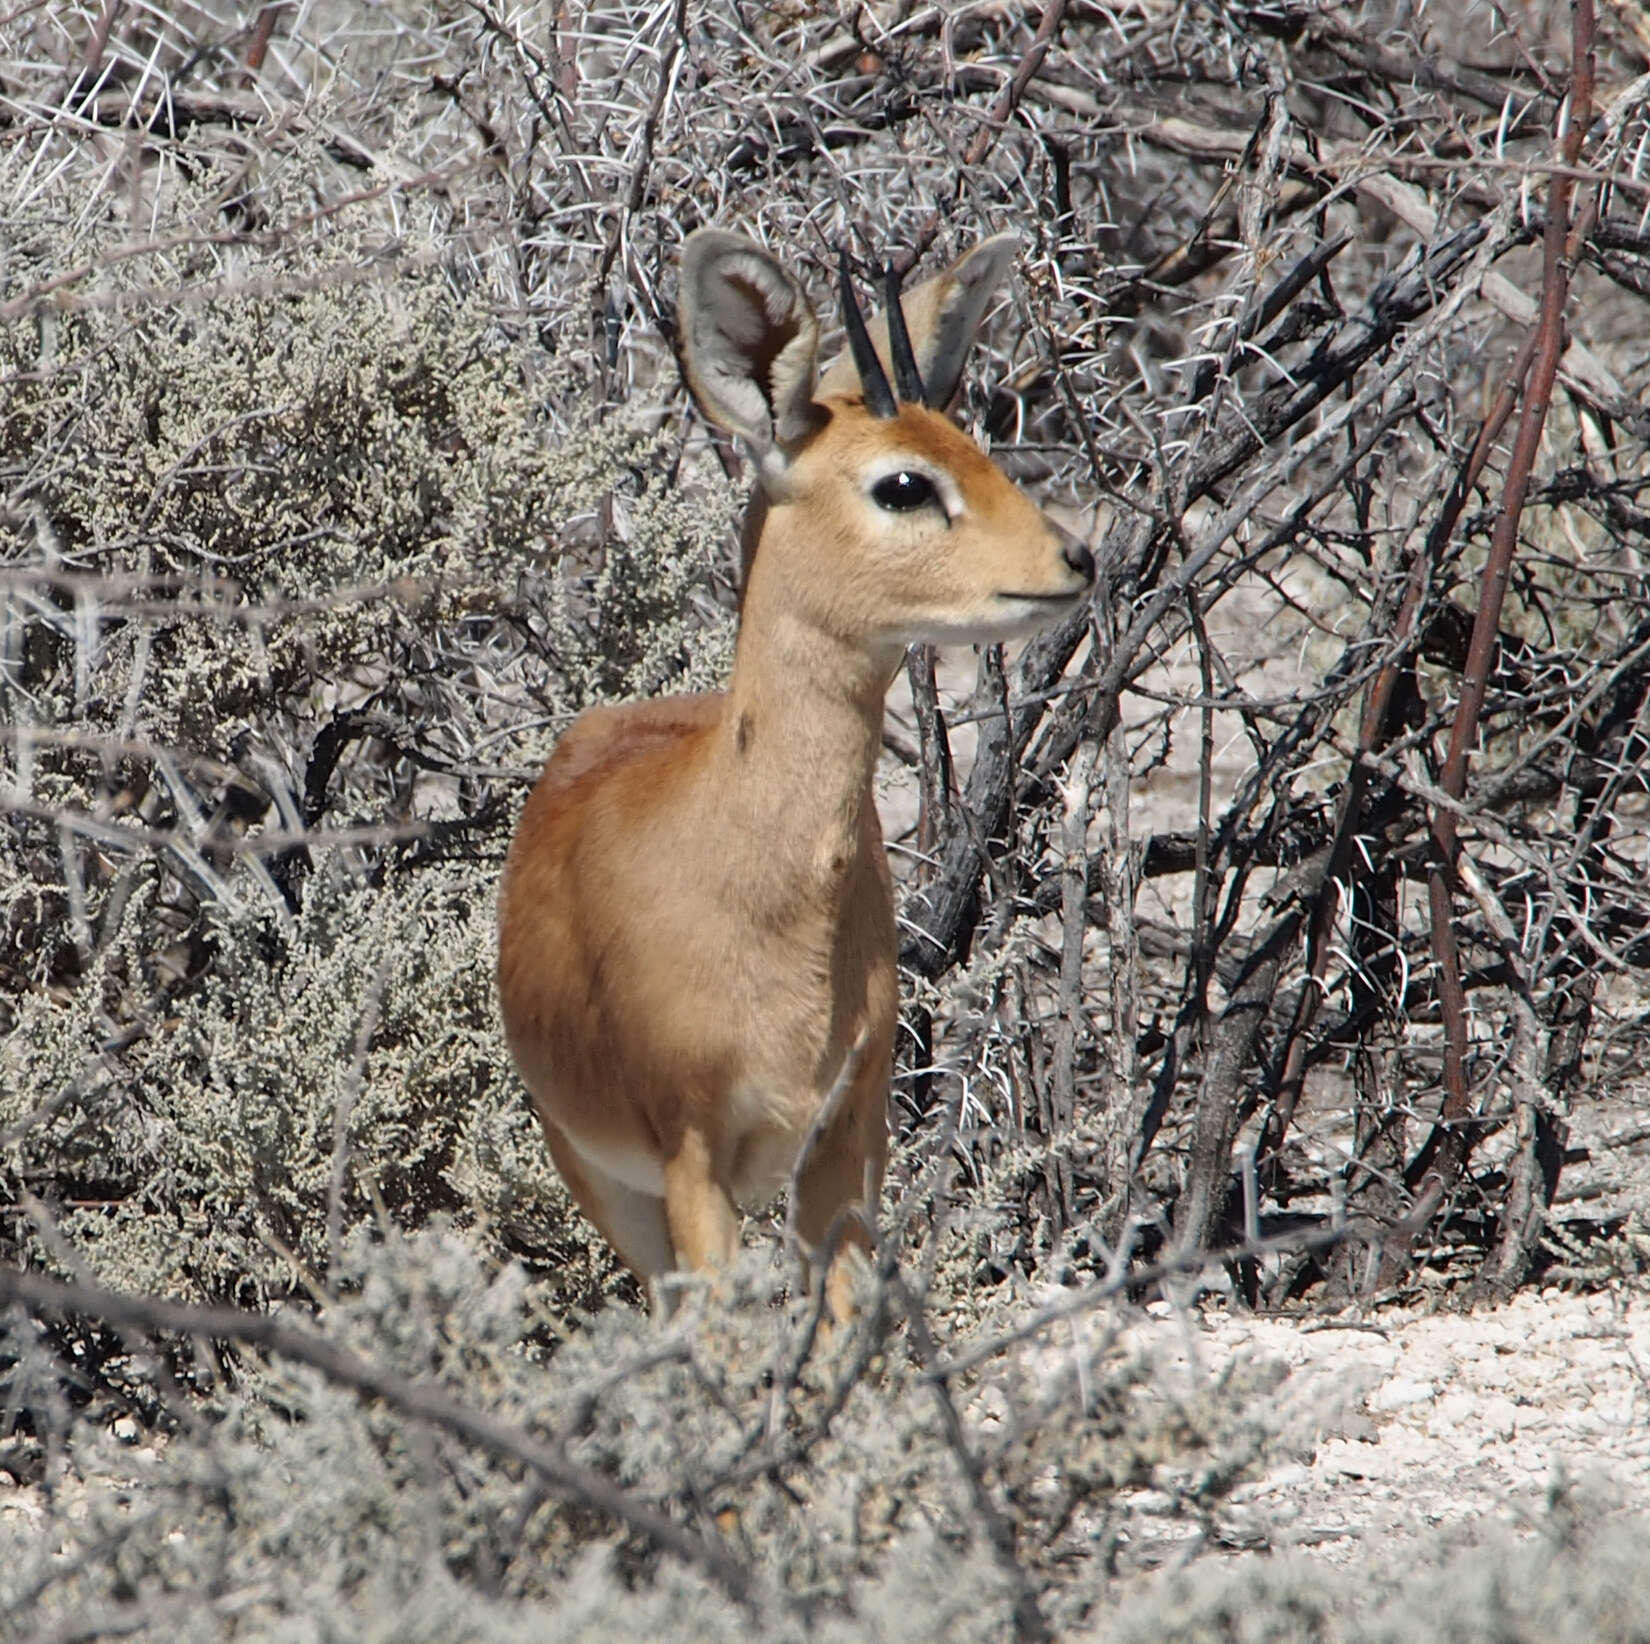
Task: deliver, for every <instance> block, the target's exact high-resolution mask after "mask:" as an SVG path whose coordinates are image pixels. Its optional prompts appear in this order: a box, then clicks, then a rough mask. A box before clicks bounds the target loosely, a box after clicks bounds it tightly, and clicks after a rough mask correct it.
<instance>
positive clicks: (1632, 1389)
mask: <svg viewBox="0 0 1650 1644" xmlns="http://www.w3.org/2000/svg"><path fill="white" fill-rule="evenodd" d="M1196 1329H1197V1333H1198V1338H1199V1343H1198V1344H1199V1347H1200V1349H1201V1353H1202V1356H1204V1358H1205V1361H1206V1363H1207V1364H1208V1365H1209V1366H1210V1367H1218V1366H1219V1364H1220V1363H1221V1362H1222V1361H1223V1360H1224V1359H1225V1358H1227V1357H1229V1356H1230V1355H1232V1354H1234V1353H1238V1352H1248V1353H1260V1354H1263V1355H1265V1356H1267V1357H1269V1358H1274V1359H1281V1360H1282V1361H1284V1362H1285V1363H1286V1364H1288V1366H1289V1367H1290V1372H1291V1375H1290V1384H1289V1385H1290V1386H1291V1390H1292V1394H1293V1396H1294V1397H1296V1398H1303V1397H1304V1398H1307V1399H1310V1398H1312V1397H1313V1396H1314V1395H1315V1394H1321V1395H1322V1396H1323V1398H1324V1400H1325V1403H1326V1405H1328V1404H1330V1403H1332V1402H1333V1401H1334V1399H1335V1397H1336V1395H1344V1393H1345V1392H1346V1391H1347V1390H1348V1388H1347V1383H1348V1381H1349V1379H1350V1380H1351V1381H1352V1382H1354V1383H1355V1384H1357V1385H1358V1386H1360V1387H1361V1390H1362V1397H1361V1399H1357V1400H1355V1401H1354V1403H1353V1406H1352V1408H1353V1409H1354V1411H1355V1414H1354V1415H1353V1416H1352V1418H1351V1419H1350V1420H1344V1421H1343V1422H1342V1423H1341V1424H1340V1426H1339V1428H1338V1430H1331V1431H1328V1432H1325V1433H1324V1434H1322V1435H1321V1437H1320V1438H1319V1441H1318V1443H1317V1445H1316V1448H1315V1451H1314V1453H1313V1455H1312V1456H1311V1458H1310V1460H1307V1461H1299V1462H1291V1463H1285V1464H1283V1465H1280V1466H1277V1467H1274V1468H1273V1469H1272V1470H1271V1471H1270V1472H1268V1473H1267V1474H1266V1475H1265V1476H1263V1477H1262V1478H1260V1479H1258V1480H1256V1481H1254V1482H1252V1483H1250V1484H1247V1485H1244V1486H1241V1487H1240V1488H1239V1490H1238V1491H1237V1494H1236V1498H1235V1503H1234V1505H1236V1506H1237V1507H1238V1508H1239V1509H1240V1511H1239V1513H1238V1515H1237V1517H1236V1518H1235V1519H1234V1522H1233V1523H1232V1525H1231V1526H1230V1528H1231V1530H1233V1531H1235V1532H1238V1533H1239V1534H1241V1529H1242V1511H1243V1510H1245V1509H1246V1510H1248V1511H1250V1512H1253V1513H1254V1514H1255V1515H1256V1517H1257V1518H1258V1519H1260V1520H1263V1521H1264V1523H1265V1525H1266V1526H1267V1536H1268V1539H1269V1540H1270V1541H1271V1543H1272V1544H1273V1545H1278V1544H1279V1543H1280V1542H1284V1543H1287V1542H1291V1541H1292V1542H1295V1543H1297V1544H1304V1545H1310V1546H1312V1547H1313V1548H1315V1549H1316V1550H1317V1552H1318V1553H1319V1554H1321V1555H1323V1556H1326V1557H1329V1558H1332V1559H1334V1560H1336V1561H1337V1562H1346V1563H1355V1562H1358V1561H1360V1560H1361V1559H1362V1558H1363V1557H1365V1556H1367V1554H1368V1553H1369V1551H1370V1550H1371V1547H1372V1545H1373V1544H1374V1543H1377V1542H1379V1543H1382V1544H1387V1543H1390V1542H1391V1541H1392V1540H1393V1539H1394V1538H1396V1539H1397V1540H1399V1541H1403V1540H1407V1539H1409V1538H1426V1539H1427V1540H1429V1541H1439V1540H1442V1541H1449V1542H1453V1541H1458V1540H1460V1539H1463V1538H1464V1539H1467V1540H1476V1539H1477V1538H1478V1536H1479V1535H1480V1534H1481V1533H1483V1532H1484V1531H1486V1530H1488V1529H1490V1528H1491V1527H1495V1526H1499V1527H1502V1528H1506V1529H1512V1530H1517V1529H1519V1528H1523V1527H1526V1526H1528V1525H1530V1524H1532V1523H1534V1522H1535V1521H1536V1520H1538V1519H1539V1518H1540V1517H1541V1515H1542V1513H1543V1511H1544V1504H1545V1502H1546V1500H1547V1497H1548V1494H1549V1492H1550V1491H1551V1490H1552V1489H1553V1488H1554V1487H1555V1486H1563V1485H1569V1486H1573V1487H1574V1488H1576V1489H1577V1490H1578V1491H1579V1492H1581V1493H1582V1494H1583V1495H1584V1496H1586V1497H1589V1498H1592V1499H1594V1500H1596V1501H1597V1502H1598V1504H1599V1505H1600V1506H1601V1507H1604V1508H1606V1509H1630V1510H1635V1511H1640V1512H1643V1511H1650V1292H1645V1291H1640V1292H1638V1293H1635V1294H1626V1293H1603V1294H1595V1295H1577V1294H1571V1293H1567V1292H1564V1291H1557V1290H1530V1291H1525V1292H1522V1293H1520V1294H1519V1295H1518V1296H1516V1297H1515V1298H1514V1299H1513V1300H1512V1301H1510V1302H1509V1303H1507V1304H1505V1305H1504V1306H1500V1307H1495V1308H1485V1309H1483V1310H1481V1311H1478V1312H1474V1313H1448V1312H1438V1313H1433V1314H1431V1315H1425V1314H1420V1313H1416V1312H1414V1311H1400V1310H1384V1311H1381V1312H1379V1313H1373V1314H1370V1315H1367V1316H1365V1317H1363V1318H1361V1319H1353V1318H1350V1317H1348V1318H1343V1319H1340V1320H1334V1321H1315V1322H1308V1321H1293V1320H1291V1321H1283V1320H1277V1319H1264V1318H1255V1317H1244V1316H1238V1315H1233V1314H1227V1313H1222V1312H1210V1313H1205V1314H1204V1315H1203V1318H1202V1320H1201V1321H1200V1323H1199V1324H1198V1326H1197V1327H1196ZM1257 1528H1258V1526H1257Z"/></svg>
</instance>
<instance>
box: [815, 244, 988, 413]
mask: <svg viewBox="0 0 1650 1644" xmlns="http://www.w3.org/2000/svg"><path fill="white" fill-rule="evenodd" d="M1019 249H1020V242H1019V239H1018V238H1017V237H1016V236H1015V235H1013V234H995V235H993V236H992V237H991V238H990V239H989V240H982V241H981V242H980V243H979V244H978V245H977V246H975V247H974V249H973V250H972V251H968V252H965V253H964V254H963V255H962V256H961V257H959V258H958V259H957V260H956V262H954V263H953V264H952V265H951V266H950V267H949V268H948V269H946V271H945V272H944V273H943V274H938V275H936V276H935V277H934V278H933V279H931V280H928V281H925V282H924V283H923V284H922V285H919V286H915V287H913V288H912V289H911V290H910V291H907V292H906V293H905V295H904V296H903V297H902V298H901V300H900V307H901V309H902V310H904V313H905V328H906V330H907V331H909V332H910V333H911V347H912V350H913V351H914V352H915V354H916V356H917V368H918V369H919V370H920V371H921V372H922V380H923V382H924V383H925V384H926V385H927V387H928V403H929V404H930V405H932V406H933V407H935V409H936V410H943V409H944V408H945V407H946V406H947V405H949V404H950V403H951V401H952V400H953V399H955V398H956V394H957V389H958V387H959V386H960V385H961V383H962V374H963V365H964V364H965V363H966V361H967V359H968V351H969V349H970V348H972V347H973V346H974V334H975V333H976V332H977V331H978V330H979V329H980V321H981V320H982V319H984V318H985V311H986V309H987V308H989V307H990V306H991V299H992V297H994V296H995V295H996V293H997V288H998V287H999V286H1000V285H1001V284H1002V283H1003V281H1004V280H1005V279H1006V278H1007V276H1008V271H1009V269H1010V268H1011V267H1012V266H1013V263H1014V258H1015V255H1016V253H1017V252H1018V251H1019ZM868 329H869V330H870V333H871V341H872V343H874V344H875V345H876V351H877V354H878V356H879V357H880V358H881V359H882V360H883V362H884V363H885V364H886V363H888V361H889V358H890V356H889V352H888V320H887V318H886V316H884V315H881V314H879V315H878V316H877V317H876V318H875V319H874V320H872V321H871V323H870V326H869V328H868ZM858 386H859V373H858V372H857V371H855V370H854V362H853V359H852V357H851V356H849V355H844V356H843V357H842V358H841V359H839V360H837V361H835V362H834V363H833V364H832V366H831V368H830V370H828V371H827V372H826V373H825V375H824V376H823V377H822V378H821V379H820V382H819V395H820V398H821V399H823V398H824V397H825V396H827V395H829V394H852V393H854V392H855V391H856V389H857V388H858Z"/></svg>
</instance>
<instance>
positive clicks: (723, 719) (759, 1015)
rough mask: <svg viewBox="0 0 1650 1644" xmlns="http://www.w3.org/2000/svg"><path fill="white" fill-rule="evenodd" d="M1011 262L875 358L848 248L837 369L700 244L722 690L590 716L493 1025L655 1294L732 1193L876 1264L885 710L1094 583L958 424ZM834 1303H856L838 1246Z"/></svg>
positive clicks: (962, 280)
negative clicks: (724, 658) (726, 623)
mask: <svg viewBox="0 0 1650 1644" xmlns="http://www.w3.org/2000/svg"><path fill="white" fill-rule="evenodd" d="M1014 249H1015V248H1014V241H1013V239H1012V238H1011V237H1010V236H1000V237H998V238H996V239H991V240H987V241H985V242H984V243H983V244H981V245H979V246H976V247H975V248H974V250H972V251H971V252H969V253H968V254H967V255H966V256H965V257H963V258H961V259H960V260H959V261H958V262H956V263H954V264H953V265H952V266H951V267H950V268H948V269H947V270H946V271H945V272H944V273H943V274H941V275H940V276H939V277H938V278H937V279H934V280H931V281H930V282H928V283H927V284H926V285H923V286H921V287H920V288H918V289H917V290H914V291H913V292H912V293H911V294H910V296H909V297H908V298H907V299H906V301H905V303H904V305H903V308H902V305H901V302H900V300H899V296H898V288H897V285H896V284H895V282H894V280H893V278H892V276H891V275H890V278H889V280H888V282H887V287H888V308H887V313H886V315H885V319H884V321H883V322H879V324H878V326H877V332H878V338H879V340H880V341H881V343H882V348H883V354H882V357H880V358H879V355H878V353H877V344H876V343H874V342H873V340H872V338H871V336H870V334H869V332H868V330H867V327H866V324H865V321H864V319H863V317H862V316H861V313H860V310H859V306H858V303H857V301H856V300H855V298H854V294H853V291H852V288H851V285H850V282H849V278H848V269H847V262H846V257H844V260H843V267H842V304H843V319H844V321H845V323H846V326H847V332H848V341H849V345H850V352H849V354H848V356H847V357H846V358H844V359H842V360H840V361H838V362H837V363H836V364H835V365H834V366H832V368H831V369H830V370H829V371H827V372H826V373H825V375H824V376H823V378H818V377H817V357H818V347H819V322H818V320H817V319H816V318H815V316H814V311H813V308H812V306H811V305H810V303H809V301H808V296H807V293H806V292H805V291H804V290H803V288H802V286H801V284H800V283H799V282H798V280H797V279H796V277H795V276H794V275H792V274H791V273H789V272H788V271H787V270H786V269H785V268H784V266H783V265H782V264H781V263H780V262H779V261H778V260H777V259H776V258H774V257H773V256H772V255H771V254H770V253H768V252H767V251H764V250H763V249H762V248H761V247H760V246H757V245H755V244H753V243H752V242H751V241H749V240H746V239H743V238H740V237H739V236H737V235H734V234H728V233H722V232H718V231H716V230H713V229H702V230H701V231H700V232H698V233H696V234H694V235H693V236H692V238H691V239H689V240H688V242H687V245H686V247H685V248H684V250H683V253H682V271H681V297H680V306H679V314H680V341H681V353H682V367H683V373H684V375H685V377H686V380H687V384H688V386H689V388H690V389H691V390H692V391H693V395H694V398H695V399H696V400H697V401H698V403H699V407H700V409H701V410H702V411H703V412H704V414H705V416H706V417H708V418H709V419H710V421H711V422H713V423H715V424H716V425H717V427H719V428H722V429H725V430H727V431H728V432H729V433H732V434H737V435H738V436H739V437H740V438H741V439H742V440H744V441H745V442H746V444H747V445H748V446H749V447H750V449H751V451H752V453H753V454H754V456H755V458H756V462H757V470H758V483H757V489H756V494H755V496H754V498H753V500H752V502H751V505H750V512H749V515H748V517H747V520H746V526H745V589H744V597H743V605H742V612H741V618H740V625H739V638H738V645H737V649H736V652H735V656H734V663H733V674H732V677H731V678H730V679H729V681H728V686H727V689H726V690H725V691H723V692H721V693H720V694H713V695H702V696H677V697H667V698H664V699H662V700H659V701H654V702H640V703H628V704H626V705H624V706H622V707H602V708H593V709H591V710H589V711H588V712H586V713H584V714H582V715H580V717H579V718H578V719H577V720H576V721H575V722H574V723H573V724H572V725H571V726H570V727H569V728H568V730H567V732H566V733H565V734H564V735H563V736H562V738H561V740H560V742H559V743H558V744H557V745H556V750H555V752H554V753H553V754H552V755H551V757H550V761H549V763H548V764H547V765H546V766H545V769H544V774H543V776H542V777H541V778H540V779H539V782H538V785H537V787H536V788H534V790H533V795H532V797H531V799H529V800H528V802H527V808H526V810H525V811H524V812H523V814H522V818H521V823H520V826H519V827H518V828H517V830H516V836H515V839H514V841H513V842H512V844H511V847H510V854H509V859H508V862H507V863H506V866H505V870H504V882H503V888H502V891H501V893H500V900H499V956H498V982H499V997H500V1001H501V1003H502V1007H503V1013H504V1026H505V1030H506V1033H507V1035H508V1038H509V1042H510V1049H511V1052H512V1053H513V1055H514V1057H515V1061H516V1066H517V1067H518V1068H519V1069H520V1070H521V1076H522V1078H523V1080H524V1081H525V1082H526V1085H527V1088H528V1090H529V1091H530V1092H531V1093H532V1098H533V1103H534V1106H535V1108H536V1109H537V1111H538V1116H539V1119H540V1121H541V1122H542V1123H543V1126H544V1135H545V1140H546V1141H547V1142H548V1143H549V1147H550V1156H551V1158H552V1159H554V1160H555V1163H556V1168H557V1169H558V1170H560V1172H561V1174H562V1177H563V1178H564V1180H565V1181H566V1183H567V1186H568V1188H569V1189H570V1191H571V1192H572V1194H573V1197H574V1198H575V1199H576V1200H577V1201H578V1204H579V1206H580V1208H581V1209H582V1210H583V1211H584V1212H585V1214H586V1215H587V1216H589V1218H590V1219H591V1221H593V1222H594V1223H595V1224H596V1226H597V1228H598V1229H600V1231H601V1233H602V1235H603V1237H604V1238H606V1239H607V1240H608V1242H609V1243H610V1244H611V1245H612V1246H613V1248H614V1249H615V1250H617V1251H618V1253H619V1255H620V1256H622V1257H623V1258H624V1260H625V1261H626V1262H627V1263H628V1264H629V1265H630V1267H632V1268H633V1269H634V1270H635V1272H636V1273H637V1274H638V1275H639V1276H641V1277H642V1278H644V1279H646V1280H649V1281H657V1280H658V1279H660V1278H661V1277H662V1276H663V1275H665V1274H668V1273H670V1272H671V1271H672V1270H675V1269H681V1268H689V1269H705V1268H710V1267H714V1266H716V1265H719V1264H722V1263H726V1262H728V1261H730V1260H731V1259H732V1258H733V1256H734V1254H735V1252H736V1251H737V1250H738V1247H739V1228H740V1218H739V1209H738V1206H739V1205H740V1204H741V1203H742V1202H743V1203H752V1202H761V1201H764V1200H766V1199H768V1198H770V1197H771V1196H772V1195H773V1194H774V1193H775V1192H776V1191H777V1190H778V1189H779V1188H780V1187H781V1186H783V1185H784V1183H785V1182H786V1180H787V1179H788V1178H789V1179H791V1189H792V1206H791V1218H792V1226H793V1227H794V1229H795V1232H796V1235H797V1237H798V1239H799V1242H800V1244H801V1246H802V1250H803V1253H804V1256H805V1258H806V1259H807V1260H808V1261H809V1262H810V1265H811V1266H812V1265H815V1264H817V1262H818V1261H819V1259H820V1258H821V1256H822V1255H824V1254H826V1253H828V1252H831V1251H841V1252H842V1253H844V1254H845V1253H846V1252H847V1250H848V1249H849V1248H851V1247H855V1246H857V1247H858V1248H859V1249H860V1250H861V1251H869V1250H870V1249H871V1248H872V1243H873V1238H874V1225H875V1224H874V1218H875V1214H876V1207H877V1201H878V1196H879V1192H880V1189H881V1183H882V1172H883V1165H884V1162H885V1160H886V1157H887V1151H888V1121H887V1111H886V1110H887V1100H888V1081H889V1074H890V1064H891V1058H892V1051H893V1041H894V1022H895V1016H896V1011H897V1007H898V1002H899V999H898V994H899V989H898V978H897V975H896V970H895V935H894V898H893V888H892V883H891V881H890V879H889V874H888V864H887V861H886V859H885V857H884V854H883V844H882V830H881V826H880V824H879V822H878V819H877V809H876V804H875V801H874V798H873V795H872V776H873V773H874V771H875V769H876V764H877V755H878V751H879V749H880V747H881V742H882V709H883V697H884V695H885V694H886V692H887V690H888V687H889V685H890V683H891V682H892V680H893V678H894V674H895V671H896V669H897V668H898V666H899V664H900V660H901V657H902V655H903V653H904V650H905V647H906V646H907V645H909V644H911V643H912V642H913V641H918V640H923V641H938V642H942V643H947V642H963V643H967V642H975V641H985V640H998V639H1005V638H1008V637H1009V636H1011V635H1015V634H1025V633H1029V632H1031V631H1032V630H1033V629H1036V628H1038V627H1041V626H1043V625H1044V624H1046V623H1049V622H1051V621H1053V620H1054V619H1055V618H1057V617H1060V616H1062V615H1064V614H1065V613H1066V612H1068V611H1070V610H1072V609H1073V608H1074V607H1075V606H1076V605H1077V604H1078V603H1079V602H1080V601H1081V600H1083V599H1084V598H1085V597H1086V596H1087V595H1088V592H1089V589H1090V587H1091V585H1092V583H1093V580H1094V560H1093V557H1092V556H1091V555H1090V554H1089V552H1088V550H1087V549H1086V548H1082V547H1080V546H1077V545H1076V544H1074V543H1072V542H1071V541H1069V540H1068V539H1067V538H1066V537H1065V536H1063V534H1062V533H1061V532H1060V531H1059V530H1058V529H1057V528H1056V527H1055V526H1054V525H1052V524H1051V523H1050V522H1049V521H1048V520H1046V519H1045V518H1044V517H1043V515H1042V514H1041V513H1040V512H1039V511H1038V510H1037V508H1036V507H1035V506H1034V505H1033V504H1032V502H1031V501H1030V500H1029V499H1028V498H1027V497H1026V496H1025V495H1024V494H1023V493H1022V492H1020V491H1019V490H1018V489H1017V488H1016V487H1015V486H1014V485H1013V484H1012V483H1011V482H1010V481H1009V479H1008V478H1007V477H1006V476H1005V475H1004V474H1003V472H1002V471H1001V470H1000V469H999V468H997V467H996V466H995V465H994V464H993V463H992V462H991V460H990V459H989V458H988V457H987V456H986V455H985V454H984V453H983V452H982V451H981V450H980V448H979V447H978V446H977V445H976V444H975V443H974V441H973V440H972V439H970V438H969V437H968V436H967V435H966V434H964V433H963V432H962V431H961V430H959V429H958V428H957V427H956V426H955V425H954V424H953V423H951V422H950V421H949V420H948V419H947V418H946V417H945V416H944V415H943V414H942V413H943V411H944V408H945V407H946V406H947V405H949V404H950V402H951V400H952V399H953V397H954V396H955V394H956V391H957V386H958V382H959V380H960V378H961V376H962V369H963V362H964V359H965V357H966V355H967V353H968V350H969V348H970V346H971V345H972V343H973V340H974V333H975V331H976V329H977V328H978V326H979V323H980V319H981V317H982V315H983V314H984V312H985V309H986V307H987V305H988V303H989V302H990V300H991V297H992V293H993V292H994V291H995V289H996V288H997V286H998V285H999V284H1000V282H1001V281H1002V279H1003V276H1004V275H1005V274H1006V272H1007V270H1008V267H1009V264H1010V262H1011V261H1012V259H1013V256H1014ZM890 369H891V371H892V376H893V384H892V386H890V383H889V371H890ZM655 1294H656V1295H657V1291H655ZM828 1297H829V1301H830V1305H831V1311H832V1313H833V1314H834V1315H835V1316H836V1317H837V1318H839V1319H841V1318H845V1317H847V1315H848V1313H849V1311H850V1309H851V1301H852V1280H851V1274H850V1272H849V1271H848V1270H847V1269H846V1267H845V1265H844V1264H843V1263H842V1262H841V1261H840V1260H838V1261H834V1262H832V1264H831V1267H830V1272H829V1278H828Z"/></svg>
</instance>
